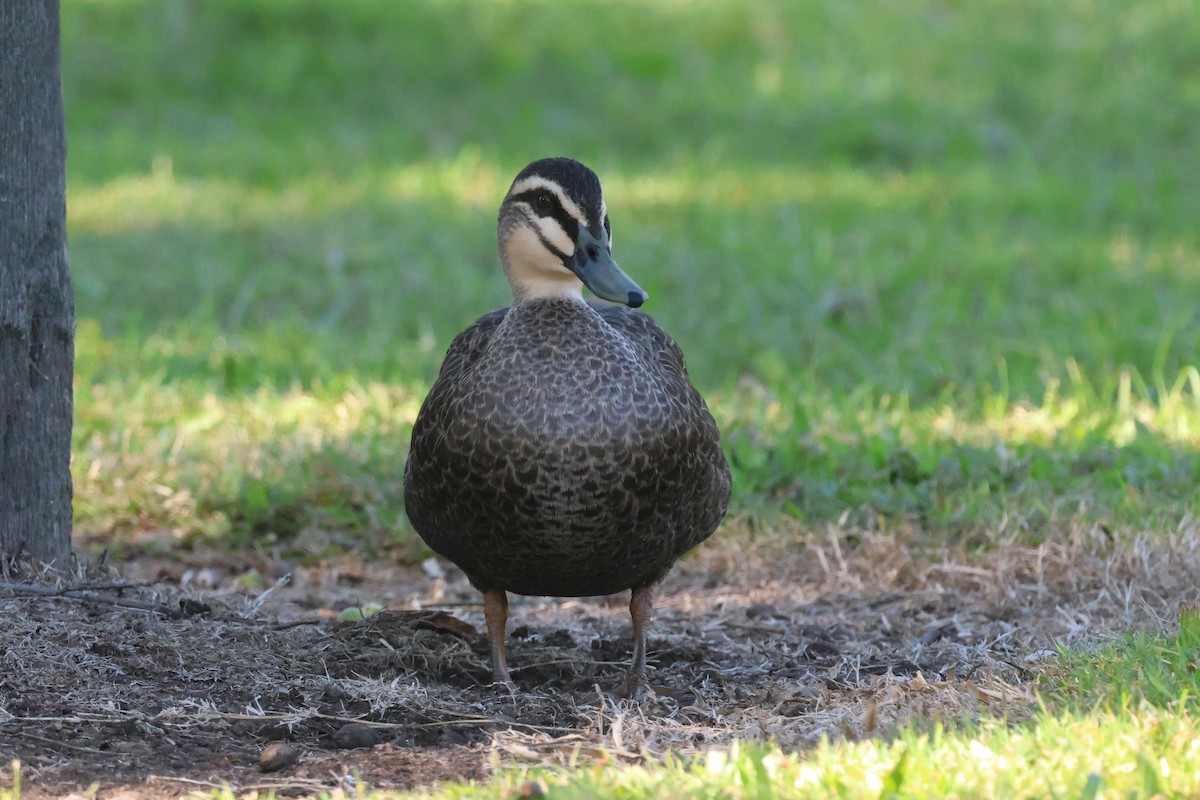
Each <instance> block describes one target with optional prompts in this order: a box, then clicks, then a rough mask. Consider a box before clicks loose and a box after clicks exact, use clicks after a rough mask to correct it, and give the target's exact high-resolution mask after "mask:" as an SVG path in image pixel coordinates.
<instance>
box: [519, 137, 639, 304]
mask: <svg viewBox="0 0 1200 800" xmlns="http://www.w3.org/2000/svg"><path fill="white" fill-rule="evenodd" d="M497 241H498V244H499V248H500V263H501V264H503V265H504V274H505V275H506V276H507V277H508V284H509V286H510V287H512V293H513V302H514V303H520V302H523V301H526V300H533V299H537V298H547V297H573V298H582V297H583V287H584V286H587V287H588V288H589V289H591V290H592V293H593V294H595V295H596V296H597V297H601V298H603V299H605V300H611V301H613V302H616V303H624V304H625V305H627V306H631V307H633V308H637V307H639V306H640V305H641V304H642V303H644V302H646V297H647V295H646V293H645V292H644V291H642V288H641V287H640V286H638V285H637V284H636V283H634V282H633V279H632V278H630V277H629V276H628V275H626V274H625V273H624V272H622V271H621V268H620V267H618V266H617V262H616V261H613V257H612V225H611V224H610V223H609V221H608V209H607V208H606V207H605V205H604V191H603V190H602V189H601V188H600V179H599V178H597V177H596V173H594V172H592V171H591V170H590V169H588V168H587V167H585V166H584V165H583V164H580V163H579V162H578V161H575V160H573V159H570V158H543V159H541V160H540V161H534V162H533V163H532V164H530V165H529V166H527V167H525V169H523V170H521V172H520V174H518V175H517V177H516V180H514V181H513V184H512V187H511V188H510V189H509V190H508V194H507V195H505V197H504V202H503V203H501V204H500V221H499V225H498V231H497Z"/></svg>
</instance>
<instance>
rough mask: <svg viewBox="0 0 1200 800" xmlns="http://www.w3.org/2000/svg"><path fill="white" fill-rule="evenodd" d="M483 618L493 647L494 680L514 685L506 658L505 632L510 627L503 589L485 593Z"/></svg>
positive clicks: (506, 596)
mask: <svg viewBox="0 0 1200 800" xmlns="http://www.w3.org/2000/svg"><path fill="white" fill-rule="evenodd" d="M483 618H484V619H485V620H486V621H487V633H488V641H489V642H490V643H491V645H492V680H494V681H495V682H496V683H504V684H508V685H510V686H511V685H512V678H510V677H509V675H508V662H507V660H506V659H505V658H504V632H505V628H506V627H507V626H508V595H507V594H505V593H504V590H503V589H500V590H497V591H488V592H484V593H483Z"/></svg>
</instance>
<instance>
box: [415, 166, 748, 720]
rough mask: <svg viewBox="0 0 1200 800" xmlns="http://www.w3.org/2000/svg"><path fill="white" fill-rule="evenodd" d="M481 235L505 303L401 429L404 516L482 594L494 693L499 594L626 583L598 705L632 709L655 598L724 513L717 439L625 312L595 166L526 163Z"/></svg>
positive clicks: (499, 661) (501, 609)
mask: <svg viewBox="0 0 1200 800" xmlns="http://www.w3.org/2000/svg"><path fill="white" fill-rule="evenodd" d="M496 238H497V250H498V253H499V261H500V265H501V267H502V268H503V271H504V275H505V277H506V279H507V280H508V285H509V288H510V290H511V292H512V303H511V305H509V306H508V307H506V308H501V309H498V310H496V311H492V312H490V313H487V314H484V315H483V316H482V317H480V318H479V319H478V320H477V321H476V322H475V323H474V324H473V325H471V326H470V327H468V328H467V329H466V330H464V331H463V332H462V333H460V334H459V335H458V336H457V337H455V339H454V340H453V341H452V343H451V344H450V347H449V349H448V350H447V351H446V355H445V359H444V361H443V362H442V365H441V369H440V371H439V373H438V376H437V379H436V380H435V381H434V383H433V385H432V387H431V388H430V390H429V393H428V395H427V396H426V398H425V400H424V402H423V403H422V405H421V408H420V411H419V412H418V414H417V418H416V421H415V423H414V425H413V430H412V442H411V446H410V449H409V453H408V460H407V463H406V465H405V471H404V503H405V511H406V514H407V516H408V519H409V522H410V524H411V526H412V528H413V529H414V530H415V531H416V533H417V534H418V535H419V536H420V538H421V539H422V540H423V541H424V542H425V544H426V545H428V547H429V548H430V549H431V550H433V551H434V552H435V553H437V554H438V555H440V556H442V557H444V558H445V559H447V560H449V561H450V562H452V563H454V564H455V565H456V566H458V567H459V568H460V569H461V570H462V571H463V572H464V573H465V574H466V577H467V578H468V580H469V581H470V583H471V585H472V586H474V587H475V588H476V589H477V590H479V591H480V592H481V593H482V595H483V612H484V621H485V624H486V629H487V637H488V640H489V644H490V658H491V671H492V678H493V681H495V682H496V683H498V684H503V685H506V686H508V687H510V688H513V683H512V680H511V676H510V672H509V669H508V663H507V658H506V654H505V635H506V628H507V623H508V593H514V594H519V595H533V596H554V597H584V596H597V595H611V594H617V593H620V592H624V591H626V590H629V591H630V596H629V614H630V619H631V622H632V628H633V652H632V659H631V663H630V666H629V669H628V671H627V672H626V673H625V676H624V680H623V681H622V682H620V683H619V684H618V685H617V687H616V688H615V689H614V690H613V694H615V695H617V696H618V697H625V698H631V699H635V700H636V699H640V698H641V697H643V696H644V690H645V688H646V685H647V684H646V660H647V654H646V649H647V629H648V625H649V623H650V620H651V617H652V614H653V593H654V589H655V587H656V586H658V584H659V583H660V582H661V581H662V580H663V578H664V577H665V576H666V575H667V573H668V572H669V571H670V569H671V568H672V566H673V565H674V564H675V562H676V561H677V560H678V559H679V558H680V557H681V556H682V555H683V554H684V553H686V552H687V551H689V550H691V549H692V548H693V547H695V546H696V545H698V544H700V543H701V542H703V541H704V540H705V539H707V538H708V537H710V536H711V535H712V534H713V533H714V532H715V531H716V530H717V528H718V526H719V525H720V523H721V521H722V519H723V517H724V515H725V512H726V509H727V507H728V504H729V497H730V492H731V488H732V479H731V476H730V472H729V466H728V464H727V462H726V459H725V455H724V451H723V449H722V446H721V434H720V431H719V429H718V427H717V423H716V422H715V420H714V419H713V416H712V414H711V413H710V412H709V409H708V406H707V404H706V403H705V401H704V398H703V397H702V396H701V395H700V393H699V392H698V391H697V389H696V388H695V386H693V384H692V382H691V380H690V378H689V376H688V371H687V368H686V366H685V364H684V358H683V353H682V351H681V350H680V348H679V346H678V345H677V344H676V343H675V341H674V340H673V339H672V338H671V337H670V336H669V335H668V334H667V333H666V332H664V331H663V330H662V328H660V327H659V326H658V324H657V323H655V321H654V319H653V318H652V317H651V316H650V315H648V314H646V313H645V312H643V311H640V310H638V309H639V308H641V306H642V305H643V304H644V303H645V302H646V300H647V299H648V295H647V293H646V292H645V291H644V290H643V289H642V288H641V287H640V286H638V284H637V283H635V282H634V280H633V279H632V278H631V277H630V276H629V275H627V274H626V273H625V272H624V271H623V270H622V269H621V268H620V267H619V266H618V264H617V262H616V261H615V260H614V258H613V253H612V241H613V234H612V224H611V222H610V220H609V215H608V208H607V205H606V203H605V199H604V192H603V189H602V188H601V185H600V179H599V178H598V177H597V175H596V173H595V172H593V171H592V170H591V169H589V168H588V167H586V166H584V165H583V164H582V163H580V162H579V161H576V160H574V159H571V158H545V159H540V160H537V161H534V162H533V163H531V164H529V165H528V166H526V167H525V168H524V169H522V170H521V171H520V172H519V173H518V174H517V176H516V178H515V179H514V180H513V182H512V185H511V186H510V187H509V190H508V193H507V194H506V195H505V196H504V199H503V201H502V202H501V204H500V211H499V215H498V221H497V236H496ZM584 287H587V289H588V290H589V291H590V292H591V294H592V295H594V296H595V298H596V299H585V298H584V295H583V289H584ZM600 301H607V302H600Z"/></svg>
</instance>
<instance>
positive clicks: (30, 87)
mask: <svg viewBox="0 0 1200 800" xmlns="http://www.w3.org/2000/svg"><path fill="white" fill-rule="evenodd" d="M66 156H67V142H66V130H65V124H64V121H63V103H62V82H61V78H60V76H59V11H58V0H0V553H3V554H5V555H9V556H12V555H17V554H20V553H24V554H27V555H30V556H32V557H34V558H36V559H39V560H41V561H46V562H50V561H56V560H58V559H61V558H62V557H63V556H66V555H67V554H68V553H69V552H70V547H71V469H70V463H71V413H72V398H71V380H72V372H73V368H74V362H75V352H74V338H75V302H74V297H73V294H72V291H71V273H70V270H69V269H68V267H67V231H66V214H67V207H66Z"/></svg>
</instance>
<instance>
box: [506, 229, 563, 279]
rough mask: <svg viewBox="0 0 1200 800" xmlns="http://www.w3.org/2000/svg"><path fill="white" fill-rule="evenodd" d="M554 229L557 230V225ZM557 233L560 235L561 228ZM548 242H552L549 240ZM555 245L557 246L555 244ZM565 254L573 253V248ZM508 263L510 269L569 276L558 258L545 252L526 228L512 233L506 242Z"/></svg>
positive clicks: (532, 233) (535, 236)
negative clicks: (524, 269)
mask: <svg viewBox="0 0 1200 800" xmlns="http://www.w3.org/2000/svg"><path fill="white" fill-rule="evenodd" d="M555 227H556V228H558V226H557V225H556V226H555ZM558 231H559V233H562V229H561V228H558ZM563 235H564V236H565V234H563ZM547 238H550V237H547ZM550 241H552V242H553V241H554V240H553V239H550ZM555 244H556V245H557V243H555ZM566 252H574V247H572V248H570V249H567V250H566ZM508 263H509V265H510V266H511V267H514V268H518V269H520V268H521V267H527V268H532V269H534V270H540V271H545V272H564V273H568V274H570V270H568V269H567V268H566V267H564V266H563V265H562V262H561V261H559V260H558V256H556V255H554V254H553V253H551V252H550V251H549V250H547V249H546V248H545V246H544V245H543V244H542V243H541V241H540V240H539V239H538V237H537V234H536V233H534V232H533V231H531V230H529V229H528V228H521V229H518V230H516V231H514V232H513V235H512V238H510V239H509V241H508Z"/></svg>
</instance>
